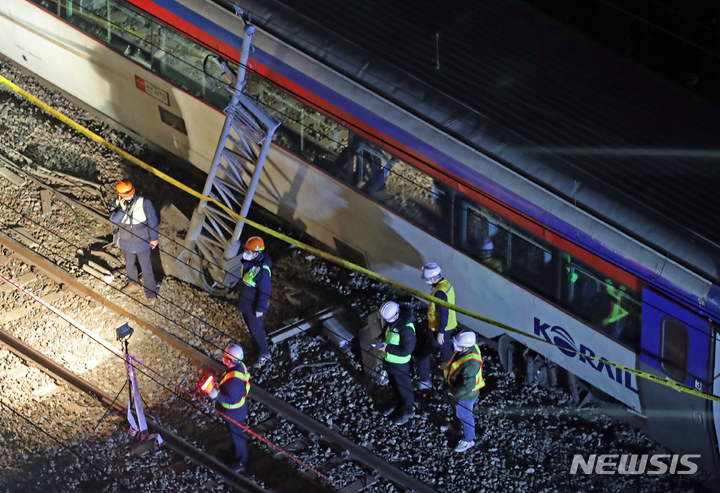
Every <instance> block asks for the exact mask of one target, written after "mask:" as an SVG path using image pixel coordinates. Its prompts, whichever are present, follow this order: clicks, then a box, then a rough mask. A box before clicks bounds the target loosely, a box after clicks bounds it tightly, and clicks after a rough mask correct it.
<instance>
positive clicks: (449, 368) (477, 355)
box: [443, 344, 485, 392]
mask: <svg viewBox="0 0 720 493" xmlns="http://www.w3.org/2000/svg"><path fill="white" fill-rule="evenodd" d="M457 355H458V353H455V354H453V357H452V359H451V360H450V364H448V365H443V373H444V374H445V380H446V381H447V382H448V383H450V378H451V377H452V376H453V373H455V372H456V371H457V369H458V368H460V367H461V366H462V365H463V364H464V363H465V362H466V361H470V360H471V359H475V360H478V361H479V362H480V369H479V370H478V373H477V377H476V378H475V387H473V389H472V391H473V392H475V391H476V390H480V389H481V388H483V387H485V380H483V376H482V353H481V352H480V348H479V347H478V345H477V344H475V348H474V351H470V352H469V353H467V354H464V355H463V356H462V357H460V358H458V359H457V360H455V357H456V356H457Z"/></svg>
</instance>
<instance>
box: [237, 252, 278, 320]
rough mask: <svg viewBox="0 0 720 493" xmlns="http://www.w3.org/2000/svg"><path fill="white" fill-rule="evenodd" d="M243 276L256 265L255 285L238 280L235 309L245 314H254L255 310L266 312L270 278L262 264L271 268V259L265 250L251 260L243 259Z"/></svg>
mask: <svg viewBox="0 0 720 493" xmlns="http://www.w3.org/2000/svg"><path fill="white" fill-rule="evenodd" d="M242 266H243V277H244V276H245V274H247V273H248V272H249V271H250V270H251V269H252V268H253V267H258V268H259V270H258V273H257V275H256V276H255V287H253V286H248V285H247V284H245V282H244V281H243V280H242V279H241V280H240V298H239V299H238V304H237V309H238V310H239V311H240V313H244V314H245V315H250V316H253V317H254V316H255V312H262V313H267V312H268V304H269V300H270V279H271V277H272V276H271V273H270V272H268V270H267V269H264V268H263V266H267V267H268V268H272V259H271V258H270V257H269V256H268V254H267V253H265V252H260V255H258V256H257V258H255V259H253V260H243V261H242Z"/></svg>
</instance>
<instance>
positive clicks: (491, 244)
mask: <svg viewBox="0 0 720 493" xmlns="http://www.w3.org/2000/svg"><path fill="white" fill-rule="evenodd" d="M459 240H460V241H459V244H460V246H461V248H462V249H463V250H465V251H466V252H468V253H469V254H470V255H472V256H473V257H475V258H476V259H478V260H479V261H480V262H482V263H483V264H485V265H487V266H488V267H490V268H491V269H494V270H496V271H498V272H502V273H503V274H505V275H506V276H508V277H509V278H511V279H513V280H515V281H517V282H518V283H519V284H521V285H523V286H525V287H527V288H529V289H531V290H532V291H534V292H536V293H538V294H540V295H541V296H544V297H545V298H547V299H549V300H553V301H554V300H556V299H557V275H556V273H557V262H556V258H557V249H556V248H555V247H554V246H552V245H550V244H549V243H546V242H545V241H544V240H542V239H541V238H538V237H535V236H534V235H532V234H531V233H529V232H526V231H524V230H523V229H521V228H519V227H518V226H515V225H511V224H509V222H508V221H507V220H504V219H503V218H502V217H501V216H499V215H498V214H496V213H495V212H494V211H492V210H490V209H488V208H485V207H483V206H481V205H480V204H478V203H476V202H474V201H472V200H470V199H465V200H463V201H461V206H460V235H459Z"/></svg>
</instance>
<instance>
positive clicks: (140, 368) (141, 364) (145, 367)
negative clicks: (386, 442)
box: [1, 276, 335, 485]
mask: <svg viewBox="0 0 720 493" xmlns="http://www.w3.org/2000/svg"><path fill="white" fill-rule="evenodd" d="M1 280H2V281H5V282H9V283H10V284H11V285H12V286H13V287H14V288H15V289H18V290H20V291H21V292H23V293H24V294H26V295H28V296H30V297H31V298H33V299H34V300H35V301H36V302H39V303H40V304H41V305H42V306H43V307H44V308H46V309H48V310H50V311H52V312H53V313H54V314H56V315H58V316H59V317H60V318H62V319H63V320H64V321H65V322H67V323H69V324H70V325H71V326H73V327H75V328H77V329H79V330H81V332H83V334H86V335H87V331H86V330H84V328H81V327H79V326H78V324H77V322H76V321H74V320H72V319H70V318H69V317H67V316H66V315H65V314H63V313H62V312H59V311H58V310H57V309H55V308H54V307H52V306H50V305H49V304H48V303H45V302H43V301H42V300H40V299H39V298H38V297H37V296H35V295H33V294H32V293H30V292H29V291H28V290H27V289H25V288H23V287H21V286H19V285H17V283H14V282H13V281H11V280H8V279H5V277H4V276H3V277H2V279H1ZM90 338H91V340H93V341H94V342H95V343H97V344H99V345H100V346H101V347H102V348H103V349H105V350H107V351H109V352H110V353H111V354H112V355H113V356H115V357H117V358H119V359H121V360H123V361H124V362H125V363H126V364H130V365H131V366H132V367H133V368H134V369H135V370H136V371H138V372H139V373H141V374H142V375H144V376H145V377H146V378H148V379H150V380H152V381H153V382H155V383H156V384H158V385H159V386H160V387H161V388H163V389H165V390H167V391H168V392H170V393H171V394H173V395H175V396H176V397H178V398H180V399H181V400H183V401H184V402H185V403H186V404H188V405H190V406H191V408H193V409H194V410H196V411H200V412H202V411H204V410H203V409H202V408H200V407H198V406H197V405H195V404H194V403H193V401H194V399H192V398H188V397H186V396H185V395H184V394H185V393H184V392H181V391H180V390H178V388H177V385H175V386H174V388H171V387H170V386H168V385H165V384H163V383H162V382H160V381H159V380H158V379H157V378H155V377H153V376H152V375H150V373H153V374H155V375H157V376H158V377H160V378H162V379H164V380H166V381H167V382H169V383H170V384H171V385H172V384H173V383H174V382H173V380H172V379H171V378H170V377H166V376H165V375H163V374H161V373H160V372H158V371H156V370H155V369H153V368H152V367H150V366H149V365H148V364H146V363H144V362H143V361H142V360H141V359H138V358H134V359H133V360H132V361H131V362H128V360H126V359H125V356H124V354H122V353H121V352H120V351H118V350H115V349H114V348H111V347H108V346H107V344H106V343H105V341H103V340H101V339H98V338H95V337H90ZM138 365H139V366H138ZM146 370H147V371H146ZM148 371H149V372H150V373H148ZM118 396H119V394H118ZM116 399H117V397H116ZM143 401H144V400H143ZM218 414H220V415H222V416H223V417H225V418H227V419H229V420H230V421H232V422H234V423H236V424H237V425H238V426H240V427H241V428H242V429H244V430H245V431H247V432H249V433H250V434H252V435H253V436H255V437H256V438H258V439H259V440H261V441H262V442H264V443H265V444H267V445H269V446H270V447H272V448H274V449H276V450H278V451H279V452H281V453H282V454H283V455H285V456H286V457H288V458H289V459H291V460H292V461H294V462H296V463H298V464H300V465H301V466H302V467H304V468H307V469H309V470H311V471H313V472H315V473H316V474H317V475H318V476H320V477H322V478H323V479H325V480H326V481H328V482H329V484H332V485H335V483H334V481H333V480H332V479H330V478H328V477H327V476H326V475H324V474H322V473H321V472H319V471H317V470H316V469H315V468H314V467H312V466H311V465H309V464H307V463H305V462H304V461H302V460H300V459H298V458H297V457H296V456H294V455H293V454H291V453H290V452H287V451H286V450H284V449H282V448H281V447H279V446H278V445H276V444H274V443H273V442H271V441H270V440H268V439H266V438H264V437H262V436H261V435H259V434H257V433H255V432H253V431H252V430H251V429H249V428H248V427H246V426H245V425H242V424H240V423H238V422H237V421H235V420H232V419H231V418H229V417H228V416H226V415H225V414H224V413H221V412H218ZM151 416H152V415H151Z"/></svg>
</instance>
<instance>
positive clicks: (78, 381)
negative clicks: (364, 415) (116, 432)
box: [0, 329, 268, 493]
mask: <svg viewBox="0 0 720 493" xmlns="http://www.w3.org/2000/svg"><path fill="white" fill-rule="evenodd" d="M0 343H2V344H4V345H5V346H7V348H8V349H9V350H10V352H12V353H13V354H15V355H16V356H18V357H19V358H21V359H23V360H25V361H26V362H28V363H31V364H32V365H34V366H36V367H37V368H39V369H40V370H41V371H43V372H44V373H47V374H48V375H50V376H51V377H53V378H54V379H56V380H58V381H63V382H66V383H67V384H68V385H69V386H70V387H72V388H73V389H75V390H77V391H78V392H82V393H85V394H88V395H91V396H92V397H94V398H95V399H97V400H98V401H100V403H101V404H102V405H103V406H104V407H107V408H111V407H112V408H113V409H115V410H116V411H120V412H124V411H125V409H127V408H126V406H125V405H123V404H122V403H121V402H119V401H117V400H115V399H114V398H113V397H112V396H111V395H109V394H107V393H106V392H105V391H103V390H101V389H99V388H98V387H96V386H94V385H93V384H91V383H90V382H88V381H87V380H85V379H83V378H82V377H79V376H78V375H75V374H74V373H73V372H71V371H70V370H68V369H67V368H65V367H64V366H61V365H60V364H58V363H56V362H55V361H53V360H51V359H50V358H48V357H47V356H45V355H44V354H42V353H40V352H38V351H36V350H35V349H33V348H32V347H30V346H28V345H27V344H25V343H24V342H22V341H21V340H20V339H18V338H16V337H15V336H13V335H11V334H9V333H8V332H6V331H5V330H3V329H0ZM147 424H148V428H150V429H151V430H152V431H153V432H154V433H158V434H159V435H160V436H162V438H163V440H164V441H165V443H167V445H168V447H169V448H170V449H172V450H173V451H175V452H177V453H178V454H180V455H182V456H183V457H187V458H188V459H190V460H191V461H193V462H194V463H195V464H197V465H199V466H201V467H205V468H207V469H209V470H211V471H213V472H214V473H216V474H218V475H219V476H221V477H222V478H223V479H224V480H225V481H226V482H227V483H228V484H229V485H231V486H233V487H235V488H237V489H238V490H240V491H241V492H243V493H268V490H266V489H263V488H260V487H259V486H258V485H257V484H255V483H253V482H252V481H250V480H249V479H246V478H245V477H243V476H241V475H239V474H238V473H236V472H235V471H233V470H232V469H230V468H229V467H227V466H226V465H225V464H223V463H222V462H220V461H218V460H217V459H215V458H214V457H212V456H210V455H208V454H206V453H205V452H203V451H202V450H200V449H198V448H197V447H194V446H193V445H191V444H190V443H188V442H187V441H185V440H183V439H182V438H180V437H179V436H178V435H176V434H175V433H173V432H171V431H170V430H168V429H167V428H165V427H164V426H162V425H160V424H158V423H157V422H155V421H154V420H152V419H149V420H148V421H147Z"/></svg>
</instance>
